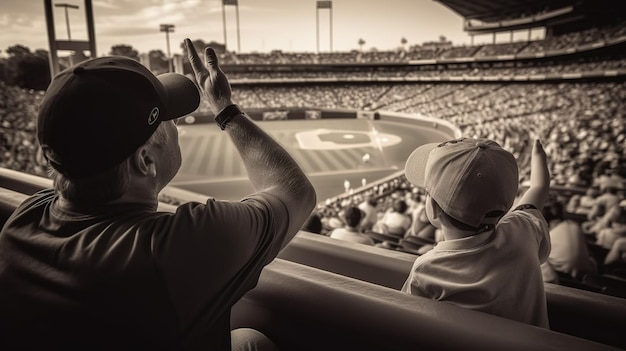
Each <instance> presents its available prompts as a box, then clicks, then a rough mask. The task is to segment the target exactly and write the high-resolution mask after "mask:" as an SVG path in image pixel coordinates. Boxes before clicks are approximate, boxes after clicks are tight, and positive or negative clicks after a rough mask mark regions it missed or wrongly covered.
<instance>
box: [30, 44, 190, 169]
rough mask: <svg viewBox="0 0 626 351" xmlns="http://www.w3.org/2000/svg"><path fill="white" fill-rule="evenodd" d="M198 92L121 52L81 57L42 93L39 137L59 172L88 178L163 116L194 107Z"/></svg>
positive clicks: (142, 138) (127, 151)
mask: <svg viewBox="0 0 626 351" xmlns="http://www.w3.org/2000/svg"><path fill="white" fill-rule="evenodd" d="M199 104H200V92H199V91H198V88H197V87H196V85H195V83H194V82H193V81H191V80H190V79H189V78H187V77H185V76H184V75H181V74H177V73H165V74H161V75H158V76H155V75H154V74H153V73H152V72H150V70H148V69H147V68H146V67H145V66H143V65H142V64H141V63H139V62H137V61H135V60H133V59H131V58H127V57H123V56H110V57H99V58H94V59H89V60H86V61H83V62H81V63H79V64H77V65H75V66H72V67H70V68H68V69H65V70H63V71H61V72H60V73H59V74H57V75H56V76H55V77H54V79H53V80H52V82H51V83H50V85H49V86H48V89H47V90H46V93H45V95H44V97H43V100H42V102H41V105H40V107H39V116H38V119H37V138H38V140H39V144H40V146H41V148H42V151H43V154H44V156H45V158H46V159H47V160H48V162H49V163H50V165H51V166H52V167H53V168H54V169H55V170H56V171H58V172H60V173H61V174H63V175H65V176H67V177H70V178H84V177H88V176H92V175H95V174H97V173H99V172H102V171H105V170H108V169H111V168H113V167H114V166H116V165H118V164H120V163H121V162H122V161H124V160H125V159H126V158H127V157H128V156H130V155H131V154H132V153H133V152H134V151H135V150H137V148H138V147H139V146H141V145H143V144H144V143H145V142H146V141H147V140H148V139H149V138H150V136H151V135H152V134H153V133H154V131H155V130H156V129H157V127H158V126H159V124H160V123H161V121H167V120H171V119H175V118H178V117H182V116H184V115H187V114H190V113H192V112H193V111H195V110H196V109H197V108H198V106H199Z"/></svg>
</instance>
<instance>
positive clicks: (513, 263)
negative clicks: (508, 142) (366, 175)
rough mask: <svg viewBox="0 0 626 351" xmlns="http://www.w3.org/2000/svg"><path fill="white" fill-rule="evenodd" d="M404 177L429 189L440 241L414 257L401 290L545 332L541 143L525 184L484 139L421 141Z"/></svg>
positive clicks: (510, 159)
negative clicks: (522, 185) (519, 193)
mask: <svg viewBox="0 0 626 351" xmlns="http://www.w3.org/2000/svg"><path fill="white" fill-rule="evenodd" d="M405 173H406V177H407V179H408V180H409V181H410V182H411V183H413V184H414V185H416V186H419V187H423V188H424V189H425V190H426V192H427V196H426V200H425V201H426V211H427V215H428V218H429V220H430V221H431V223H433V225H435V226H436V227H438V228H441V230H442V232H443V236H444V238H445V240H443V241H441V242H438V243H437V244H436V245H435V247H434V248H433V249H431V250H429V251H428V252H426V253H424V254H423V255H421V256H419V257H418V258H417V259H416V260H415V262H414V264H413V267H412V269H411V272H410V274H409V276H408V278H407V280H406V282H405V283H404V286H403V287H402V291H404V292H407V293H410V294H414V295H419V296H424V297H429V298H431V299H435V300H440V301H446V302H450V303H453V304H456V305H458V306H461V307H465V308H469V309H474V310H478V311H482V312H486V313H490V314H494V315H497V316H501V317H505V318H509V319H513V320H516V321H520V322H524V323H528V324H532V325H536V326H540V327H544V328H548V327H549V323H548V312H547V306H546V296H545V292H544V288H543V278H542V273H541V267H540V264H541V263H543V262H544V261H545V260H546V259H547V258H548V254H549V252H550V237H549V234H548V224H547V223H546V221H545V219H544V218H543V215H542V214H541V210H542V209H543V205H544V202H545V201H546V198H547V196H548V191H549V184H550V176H549V173H548V167H547V162H546V154H545V152H544V151H543V147H542V145H541V143H540V142H539V140H537V141H536V142H535V144H534V147H533V150H532V154H531V175H530V187H529V189H528V190H527V191H526V192H525V193H524V194H523V195H522V197H521V199H520V200H519V201H518V206H517V207H516V208H515V209H514V210H513V211H509V210H510V208H511V207H512V205H513V203H514V201H515V198H516V195H517V191H518V186H519V177H518V165H517V160H516V158H515V157H514V156H513V155H512V154H511V153H509V152H508V151H506V150H504V149H502V148H501V147H500V146H499V145H498V144H497V143H495V142H494V141H491V140H487V139H466V138H464V139H457V140H451V141H448V142H444V143H434V144H426V145H423V146H421V147H419V148H417V149H416V150H415V151H414V152H413V153H412V154H411V155H410V156H409V158H408V160H407V163H406V168H405Z"/></svg>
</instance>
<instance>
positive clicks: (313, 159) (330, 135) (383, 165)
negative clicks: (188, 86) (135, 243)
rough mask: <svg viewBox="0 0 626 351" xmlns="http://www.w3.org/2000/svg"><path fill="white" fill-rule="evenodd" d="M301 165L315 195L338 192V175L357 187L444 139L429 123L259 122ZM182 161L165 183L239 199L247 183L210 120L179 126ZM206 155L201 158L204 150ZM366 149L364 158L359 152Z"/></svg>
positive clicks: (321, 196) (233, 154) (235, 157)
mask: <svg viewBox="0 0 626 351" xmlns="http://www.w3.org/2000/svg"><path fill="white" fill-rule="evenodd" d="M257 123H259V124H260V125H261V127H262V128H263V129H265V130H266V131H268V133H270V134H271V135H272V137H274V138H275V139H276V140H277V141H278V142H279V143H281V144H282V145H283V146H285V147H286V148H287V150H288V151H289V153H290V154H291V155H292V156H293V157H294V158H295V159H296V161H297V162H298V163H299V164H300V165H301V167H302V168H303V169H304V171H305V172H306V173H307V175H308V176H309V177H310V178H311V181H312V182H313V184H314V185H315V187H316V190H317V192H318V199H324V198H328V197H331V196H335V195H337V194H340V193H342V192H343V191H344V187H343V184H344V180H348V181H350V182H351V184H354V185H355V186H358V185H359V184H361V179H362V178H365V179H367V180H369V181H374V180H377V179H380V178H382V177H384V176H387V175H389V174H391V173H393V172H396V171H398V170H400V169H402V168H403V167H404V161H405V160H406V157H407V156H408V155H409V154H410V153H411V151H412V150H413V149H415V148H416V147H417V146H419V145H421V144H424V143H428V142H435V141H441V140H445V139H446V138H447V136H446V135H445V133H443V132H439V131H437V130H434V129H432V128H425V127H419V126H409V125H407V124H402V123H398V122H390V121H383V120H376V121H372V120H365V119H324V120H293V121H259V122H257ZM179 129H180V132H179V133H180V144H181V151H182V153H183V164H182V167H181V169H180V171H179V172H178V175H177V176H176V178H174V180H173V181H172V183H171V185H172V186H174V187H178V188H181V189H185V190H189V191H193V192H197V193H200V194H204V195H209V196H214V197H216V198H223V199H239V198H241V197H242V196H244V195H245V194H247V192H248V191H250V189H251V186H250V184H249V182H248V180H247V178H246V170H245V168H244V167H243V164H242V162H241V159H240V158H239V156H238V154H237V152H236V150H235V148H234V147H233V145H232V143H231V141H230V140H229V138H228V135H226V134H224V133H220V130H219V128H218V127H217V126H216V125H213V124H193V125H182V126H180V127H179ZM207 152H208V153H210V155H211V156H210V157H206V153H207ZM365 154H368V155H369V156H368V157H367V159H368V161H367V162H364V161H363V156H364V155H365Z"/></svg>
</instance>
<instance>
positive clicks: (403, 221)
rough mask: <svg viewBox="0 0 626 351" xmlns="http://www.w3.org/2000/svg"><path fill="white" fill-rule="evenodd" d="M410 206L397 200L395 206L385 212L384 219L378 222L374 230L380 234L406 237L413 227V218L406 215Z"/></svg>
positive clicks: (401, 200)
mask: <svg viewBox="0 0 626 351" xmlns="http://www.w3.org/2000/svg"><path fill="white" fill-rule="evenodd" d="M407 209H408V205H407V204H406V201H404V200H403V199H396V200H395V201H394V203H393V206H392V207H391V208H390V209H389V210H387V211H385V213H384V214H383V217H382V218H381V219H380V220H378V222H376V224H375V225H374V227H373V230H374V231H375V232H378V233H383V234H389V235H393V236H397V237H400V238H402V237H404V235H405V234H406V232H407V230H409V227H410V226H411V217H410V216H409V215H408V214H407V213H406V210H407Z"/></svg>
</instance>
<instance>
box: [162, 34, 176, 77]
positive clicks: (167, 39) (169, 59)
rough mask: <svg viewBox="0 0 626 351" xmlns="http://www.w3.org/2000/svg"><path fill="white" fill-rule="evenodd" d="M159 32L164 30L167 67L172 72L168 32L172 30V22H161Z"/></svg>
mask: <svg viewBox="0 0 626 351" xmlns="http://www.w3.org/2000/svg"><path fill="white" fill-rule="evenodd" d="M161 32H165V41H166V43H167V67H168V69H169V71H170V72H172V58H171V55H170V32H172V33H173V32H174V25H173V24H162V25H161Z"/></svg>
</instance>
